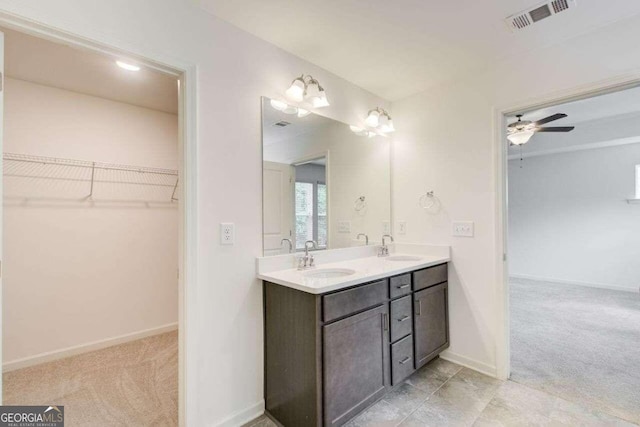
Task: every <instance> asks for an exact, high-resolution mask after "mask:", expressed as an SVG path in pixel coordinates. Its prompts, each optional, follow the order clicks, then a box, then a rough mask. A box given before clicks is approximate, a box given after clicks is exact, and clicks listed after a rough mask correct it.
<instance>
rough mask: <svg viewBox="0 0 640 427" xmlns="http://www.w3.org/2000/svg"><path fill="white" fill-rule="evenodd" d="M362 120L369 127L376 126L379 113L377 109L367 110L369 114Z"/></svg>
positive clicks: (378, 120) (378, 121)
mask: <svg viewBox="0 0 640 427" xmlns="http://www.w3.org/2000/svg"><path fill="white" fill-rule="evenodd" d="M364 122H365V123H366V125H367V126H369V127H371V128H375V127H378V123H380V113H379V112H378V111H377V110H371V111H369V115H368V116H367V118H366V119H365V121H364Z"/></svg>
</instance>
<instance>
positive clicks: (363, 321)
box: [323, 304, 390, 426]
mask: <svg viewBox="0 0 640 427" xmlns="http://www.w3.org/2000/svg"><path fill="white" fill-rule="evenodd" d="M388 307H389V306H388V305H387V304H384V305H382V306H380V307H377V308H373V309H371V310H368V311H365V312H363V313H360V314H357V315H355V316H351V317H347V318H346V319H343V320H340V321H338V322H335V323H332V324H330V325H326V326H324V327H323V344H324V373H323V380H324V424H325V426H339V425H342V424H344V423H346V422H347V421H348V420H350V419H351V418H352V417H353V416H354V415H356V414H358V413H359V412H360V411H362V410H363V409H365V408H366V407H368V406H369V405H371V404H372V403H373V402H375V401H376V400H378V399H380V397H382V395H384V394H385V393H386V392H387V389H388V388H389V386H390V379H389V376H390V375H389V308H388Z"/></svg>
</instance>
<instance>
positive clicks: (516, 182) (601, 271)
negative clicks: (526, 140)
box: [509, 144, 640, 291]
mask: <svg viewBox="0 0 640 427" xmlns="http://www.w3.org/2000/svg"><path fill="white" fill-rule="evenodd" d="M638 164H640V144H631V145H624V146H618V147H610V148H601V149H595V150H586V151H577V152H573V153H566V154H558V155H550V156H540V157H531V158H526V159H524V161H523V163H522V167H520V161H519V160H512V161H510V162H509V250H510V262H509V272H510V274H511V275H515V276H525V277H529V278H539V279H543V280H557V281H561V282H576V283H584V284H591V285H597V286H603V287H609V288H614V289H615V288H621V289H628V290H634V291H638V289H639V288H640V263H638V259H640V221H638V218H639V216H638V215H639V214H640V205H630V204H628V203H627V202H626V199H627V198H631V197H634V195H635V179H636V178H635V172H636V165H638Z"/></svg>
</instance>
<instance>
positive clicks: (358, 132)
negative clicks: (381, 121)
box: [349, 125, 377, 138]
mask: <svg viewBox="0 0 640 427" xmlns="http://www.w3.org/2000/svg"><path fill="white" fill-rule="evenodd" d="M349 129H351V132H353V133H355V134H356V135H358V136H366V137H367V138H373V137H374V136H376V135H377V134H376V133H375V132H373V131H370V130H368V129H363V128H361V127H358V126H353V125H350V126H349Z"/></svg>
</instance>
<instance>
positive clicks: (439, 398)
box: [247, 359, 635, 427]
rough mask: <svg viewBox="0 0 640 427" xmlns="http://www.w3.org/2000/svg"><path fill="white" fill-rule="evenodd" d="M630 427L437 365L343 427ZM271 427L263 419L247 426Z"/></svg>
mask: <svg viewBox="0 0 640 427" xmlns="http://www.w3.org/2000/svg"><path fill="white" fill-rule="evenodd" d="M472 425H473V426H557V425H567V426H634V425H635V424H631V423H629V422H626V421H623V420H621V419H619V418H616V417H614V416H611V415H608V414H605V413H603V412H598V411H594V410H592V409H590V408H588V407H584V406H581V405H580V404H578V403H575V402H569V401H567V400H564V399H561V398H559V397H556V396H553V395H551V394H548V393H545V392H542V391H538V390H534V389H532V388H529V387H526V386H524V385H521V384H518V383H515V382H513V381H506V382H504V381H499V380H496V379H493V378H490V377H488V376H486V375H482V374H479V373H477V372H475V371H472V370H470V369H467V368H463V367H461V366H459V365H456V364H454V363H451V362H447V361H446V360H443V359H435V360H434V361H432V362H431V363H429V364H428V365H427V366H425V367H424V368H422V369H420V370H419V371H418V372H416V373H415V374H413V375H412V376H411V377H410V378H409V379H407V380H406V381H405V382H404V383H403V384H402V385H401V386H400V387H398V388H397V389H395V390H394V391H392V392H391V393H389V394H387V395H386V396H385V397H384V398H383V399H382V400H380V401H379V402H378V403H376V404H375V405H373V406H372V407H371V408H369V409H368V410H366V411H365V412H363V413H362V414H360V415H359V416H357V417H356V418H354V419H353V420H351V421H350V422H349V423H348V424H346V426H347V427H365V426H375V427H387V426H389V427H391V426H402V427H411V426H438V427H442V426H472ZM247 426H250V427H273V426H275V424H274V423H273V422H272V421H271V420H269V419H268V418H266V417H265V416H262V417H260V418H258V419H256V420H254V421H253V422H251V423H249V424H247Z"/></svg>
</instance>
